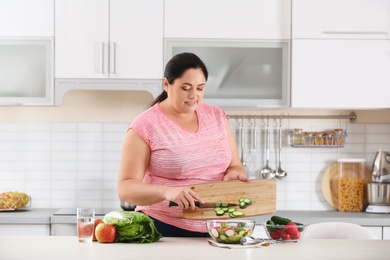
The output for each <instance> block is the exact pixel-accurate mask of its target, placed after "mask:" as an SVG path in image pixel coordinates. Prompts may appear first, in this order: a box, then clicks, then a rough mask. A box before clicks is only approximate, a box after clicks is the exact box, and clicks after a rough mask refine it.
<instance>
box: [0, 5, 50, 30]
mask: <svg viewBox="0 0 390 260" xmlns="http://www.w3.org/2000/svg"><path fill="white" fill-rule="evenodd" d="M0 20H1V22H0V37H53V35H54V0H33V1H32V0H1V1H0Z"/></svg>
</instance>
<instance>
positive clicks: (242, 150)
mask: <svg viewBox="0 0 390 260" xmlns="http://www.w3.org/2000/svg"><path fill="white" fill-rule="evenodd" d="M244 131H245V127H244V116H243V117H242V119H241V128H240V144H241V163H242V166H244V169H245V172H246V173H247V174H248V171H249V169H248V165H246V163H245V160H244V147H245V146H244Z"/></svg>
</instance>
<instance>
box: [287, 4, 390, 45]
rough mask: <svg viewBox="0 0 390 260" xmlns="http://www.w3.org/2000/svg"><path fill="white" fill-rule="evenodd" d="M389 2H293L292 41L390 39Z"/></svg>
mask: <svg viewBox="0 0 390 260" xmlns="http://www.w3.org/2000/svg"><path fill="white" fill-rule="evenodd" d="M389 19H390V1H388V0H294V1H293V6H292V34H293V38H355V39H356V38H377V39H380V38H381V39H390V23H389Z"/></svg>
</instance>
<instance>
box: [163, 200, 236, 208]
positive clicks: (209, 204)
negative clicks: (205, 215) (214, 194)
mask: <svg viewBox="0 0 390 260" xmlns="http://www.w3.org/2000/svg"><path fill="white" fill-rule="evenodd" d="M218 204H221V206H219V207H234V206H238V205H239V204H235V203H222V202H206V203H203V204H202V203H200V202H199V201H195V206H196V207H198V208H216V205H218ZM222 205H223V206H222ZM168 206H169V207H174V206H179V205H177V204H176V203H175V202H173V201H170V202H169V205H168Z"/></svg>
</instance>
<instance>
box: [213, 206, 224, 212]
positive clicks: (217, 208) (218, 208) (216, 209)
mask: <svg viewBox="0 0 390 260" xmlns="http://www.w3.org/2000/svg"><path fill="white" fill-rule="evenodd" d="M220 210H222V208H220V207H216V208H214V211H215V212H217V211H220Z"/></svg>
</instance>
